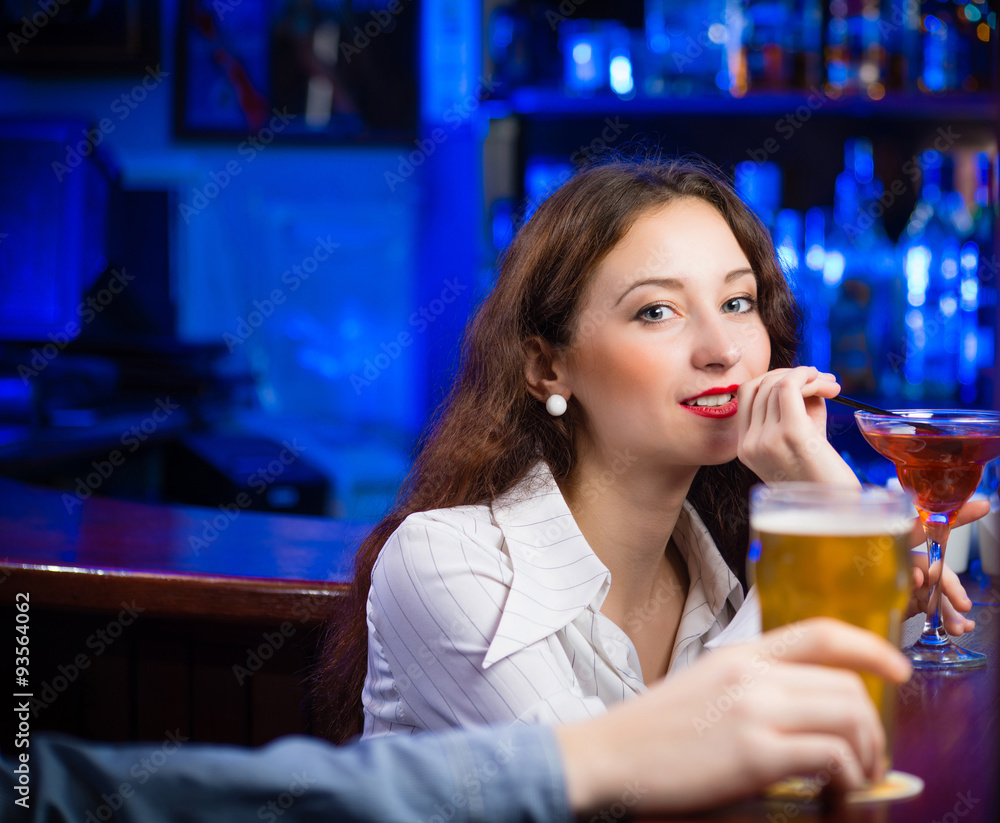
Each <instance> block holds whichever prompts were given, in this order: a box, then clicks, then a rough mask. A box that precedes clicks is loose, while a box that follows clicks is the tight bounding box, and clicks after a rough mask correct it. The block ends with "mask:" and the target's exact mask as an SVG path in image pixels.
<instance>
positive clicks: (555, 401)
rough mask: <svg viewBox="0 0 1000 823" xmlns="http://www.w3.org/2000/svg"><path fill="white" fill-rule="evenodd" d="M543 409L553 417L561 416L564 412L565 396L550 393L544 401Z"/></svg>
mask: <svg viewBox="0 0 1000 823" xmlns="http://www.w3.org/2000/svg"><path fill="white" fill-rule="evenodd" d="M545 411H547V412H548V413H549V414H551V415H552V416H553V417H561V416H562V415H564V414H565V413H566V398H565V397H563V396H562V395H561V394H550V395H549V399H548V400H546V401H545Z"/></svg>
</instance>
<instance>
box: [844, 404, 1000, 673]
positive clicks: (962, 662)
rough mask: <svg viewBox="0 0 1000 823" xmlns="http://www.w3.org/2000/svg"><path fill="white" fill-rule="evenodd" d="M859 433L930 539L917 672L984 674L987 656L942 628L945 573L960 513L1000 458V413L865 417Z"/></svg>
mask: <svg viewBox="0 0 1000 823" xmlns="http://www.w3.org/2000/svg"><path fill="white" fill-rule="evenodd" d="M854 417H855V419H856V420H857V421H858V428H860V429H861V433H862V434H863V435H864V437H865V440H867V441H868V442H869V443H870V444H871V446H872V447H873V448H874V449H875V451H877V452H878V453H879V454H881V455H882V456H884V457H887V458H888V459H889V460H891V461H892V462H893V463H894V464H895V465H896V474H897V475H898V476H899V482H900V483H901V484H902V485H903V488H904V489H905V490H906V491H908V492H909V493H910V494H911V495H912V497H913V503H914V505H915V506H916V507H917V512H918V514H919V515H920V522H921V523H922V524H923V527H924V534H925V536H926V537H927V575H928V585H929V586H930V597H929V598H928V601H927V616H926V619H925V621H924V630H923V632H922V633H921V635H920V638H919V639H918V640H917V641H916V642H915V643H914V644H913V645H912V646H908V647H907V648H905V649H903V652H904V653H905V654H906V655H907V656H908V657H909V658H910V660H911V662H912V663H913V667H914V668H915V669H953V668H968V667H972V666H982V665H985V663H986V655H984V654H979V653H978V652H973V651H969V650H968V649H963V648H961V647H960V646H958V645H956V644H955V643H954V642H952V640H951V639H950V638H949V637H948V633H947V632H946V631H945V630H944V624H943V623H942V621H941V587H940V580H941V571H942V568H943V565H944V553H945V551H946V549H947V547H948V535H949V534H950V532H951V524H952V523H953V522H954V521H955V517H956V516H957V515H958V510H959V509H960V508H961V507H962V505H963V504H964V503H965V502H966V501H967V500H968V499H969V498H970V497H971V496H972V494H973V492H975V490H976V488H977V486H978V485H979V481H980V479H981V478H982V475H983V467H984V466H985V465H986V463H988V462H989V461H990V460H992V459H993V458H995V457H997V456H1000V413H998V412H989V411H957V410H924V409H913V410H901V411H891V412H888V413H887V414H875V413H872V412H865V411H858V412H855V413H854Z"/></svg>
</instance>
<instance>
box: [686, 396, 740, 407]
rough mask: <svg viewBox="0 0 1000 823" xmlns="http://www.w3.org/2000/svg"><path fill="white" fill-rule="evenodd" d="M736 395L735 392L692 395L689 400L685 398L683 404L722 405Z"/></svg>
mask: <svg viewBox="0 0 1000 823" xmlns="http://www.w3.org/2000/svg"><path fill="white" fill-rule="evenodd" d="M734 397H736V394H735V393H726V394H707V395H705V396H704V397H693V398H691V399H690V400H685V401H684V405H685V406H724V405H725V404H726V403H728V402H729V401H731V400H732V399H733V398H734Z"/></svg>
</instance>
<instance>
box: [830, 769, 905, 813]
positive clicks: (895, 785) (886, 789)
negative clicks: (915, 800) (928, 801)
mask: <svg viewBox="0 0 1000 823" xmlns="http://www.w3.org/2000/svg"><path fill="white" fill-rule="evenodd" d="M923 790H924V781H923V780H921V779H920V778H919V777H917V776H916V775H915V774H909V773H908V772H899V771H896V770H895V769H893V770H891V771H888V772H886V774H885V777H883V778H882V779H881V780H880V781H879V782H878V783H875V784H874V785H872V786H868V787H866V788H864V789H858V790H857V791H853V792H848V793H847V796H846V797H845V800H846V801H847V802H848V803H850V804H852V805H853V804H862V803H884V802H886V801H889V800H902V799H904V798H906V797H916V796H917V795H918V794H920V793H921V792H922V791H923Z"/></svg>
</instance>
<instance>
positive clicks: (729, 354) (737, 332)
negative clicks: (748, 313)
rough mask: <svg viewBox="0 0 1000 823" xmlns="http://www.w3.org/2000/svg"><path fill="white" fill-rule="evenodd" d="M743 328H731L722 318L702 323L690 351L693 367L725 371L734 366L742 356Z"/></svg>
mask: <svg viewBox="0 0 1000 823" xmlns="http://www.w3.org/2000/svg"><path fill="white" fill-rule="evenodd" d="M744 331H745V330H744V329H740V328H733V326H732V324H731V323H727V322H726V321H725V320H724V319H723V318H721V317H720V318H719V319H717V320H715V319H713V320H712V321H709V322H706V323H703V324H702V325H701V327H700V328H699V329H698V333H697V337H696V339H695V343H694V349H693V351H692V358H693V360H694V365H695V367H697V368H699V369H715V370H718V371H725V370H726V369H730V368H732V367H733V366H735V365H736V364H737V363H739V362H740V360H741V359H742V357H743V341H741V340H740V336H741V334H742V333H743V332H744Z"/></svg>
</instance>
